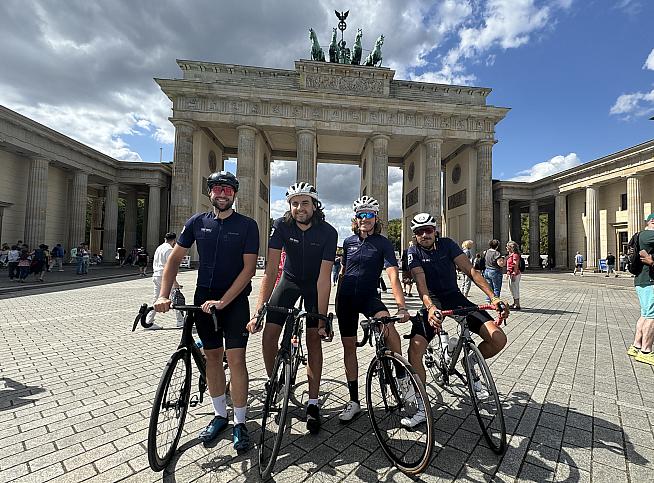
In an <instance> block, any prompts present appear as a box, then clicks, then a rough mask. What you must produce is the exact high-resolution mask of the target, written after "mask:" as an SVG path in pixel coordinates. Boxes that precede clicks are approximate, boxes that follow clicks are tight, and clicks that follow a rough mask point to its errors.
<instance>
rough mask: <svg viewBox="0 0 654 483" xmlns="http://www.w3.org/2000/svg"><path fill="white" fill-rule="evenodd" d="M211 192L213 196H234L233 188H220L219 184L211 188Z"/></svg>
mask: <svg viewBox="0 0 654 483" xmlns="http://www.w3.org/2000/svg"><path fill="white" fill-rule="evenodd" d="M211 192H212V193H213V194H214V195H221V194H223V193H225V195H226V196H234V188H232V187H231V186H221V185H219V184H216V185H213V186H212V187H211Z"/></svg>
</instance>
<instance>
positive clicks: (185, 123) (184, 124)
mask: <svg viewBox="0 0 654 483" xmlns="http://www.w3.org/2000/svg"><path fill="white" fill-rule="evenodd" d="M170 122H171V123H173V126H175V129H180V128H186V129H190V130H192V131H194V130H195V128H196V126H195V123H194V122H193V121H191V120H189V119H170Z"/></svg>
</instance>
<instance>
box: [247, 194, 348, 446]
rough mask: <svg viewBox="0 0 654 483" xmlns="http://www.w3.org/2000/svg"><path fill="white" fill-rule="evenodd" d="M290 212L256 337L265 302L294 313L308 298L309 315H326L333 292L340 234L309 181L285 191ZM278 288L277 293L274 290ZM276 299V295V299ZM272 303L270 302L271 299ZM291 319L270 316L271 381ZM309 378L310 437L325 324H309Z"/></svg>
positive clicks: (272, 260)
mask: <svg viewBox="0 0 654 483" xmlns="http://www.w3.org/2000/svg"><path fill="white" fill-rule="evenodd" d="M286 200H287V201H288V203H289V210H288V211H287V212H286V213H285V214H284V216H283V217H282V218H278V219H277V220H275V221H274V223H273V227H272V231H271V233H270V241H269V243H268V265H267V267H266V272H265V274H264V276H263V280H262V281H261V289H260V291H259V301H258V303H257V312H256V314H255V316H254V317H253V318H252V319H251V320H250V323H249V324H248V330H249V331H250V332H252V333H253V332H254V331H255V329H256V319H257V316H258V314H259V311H260V310H261V308H262V307H263V304H264V303H265V302H266V301H269V302H270V304H271V305H274V306H281V307H288V308H291V307H293V306H294V305H295V303H296V302H297V300H298V298H299V297H302V298H303V299H304V307H305V310H306V311H307V312H311V313H320V314H323V315H326V314H327V308H328V306H329V293H330V291H331V280H330V276H331V271H332V265H333V264H334V258H335V257H336V244H337V241H338V235H337V233H336V230H335V229H334V227H332V226H331V225H330V224H329V223H327V222H325V215H324V214H323V211H322V205H321V203H320V200H319V199H318V193H317V192H316V189H315V188H314V187H313V186H312V185H310V184H309V183H305V182H298V183H295V184H293V185H292V186H291V187H290V188H289V189H288V191H287V192H286ZM282 249H284V250H285V251H286V261H285V262H284V270H283V273H282V277H281V278H280V280H279V283H278V284H277V286H276V287H274V283H275V279H276V277H277V266H278V264H279V258H280V255H281V251H282ZM273 287H274V291H273ZM271 294H272V295H271ZM268 299H270V300H268ZM285 319H286V316H285V315H284V314H280V313H274V312H270V313H268V314H267V317H266V325H265V328H264V331H263V341H262V349H263V359H264V363H265V365H266V372H267V373H268V376H269V377H270V374H271V372H272V370H273V365H274V362H275V356H276V355H277V350H278V344H279V335H280V334H281V331H282V325H283V324H284V320H285ZM306 334H307V335H306V341H307V355H308V359H309V360H308V367H307V377H308V380H309V401H308V405H307V429H308V430H309V431H310V432H311V433H317V432H318V431H319V430H320V424H321V421H320V413H319V408H318V391H319V389H320V376H321V373H322V344H321V337H327V335H328V334H326V331H325V327H324V322H323V321H320V322H318V321H317V320H315V319H308V320H307V332H306Z"/></svg>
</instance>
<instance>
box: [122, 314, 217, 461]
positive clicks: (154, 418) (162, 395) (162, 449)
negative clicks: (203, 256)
mask: <svg viewBox="0 0 654 483" xmlns="http://www.w3.org/2000/svg"><path fill="white" fill-rule="evenodd" d="M171 309H174V310H181V311H184V312H185V317H184V327H183V328H182V337H181V340H180V342H179V345H178V346H177V349H176V350H175V352H174V353H173V355H172V356H171V357H170V359H169V360H168V363H167V364H166V367H165V368H164V371H163V374H161V378H160V379H159V385H158V387H157V392H156V393H155V395H154V403H153V404H152V412H151V413H150V424H149V426H148V444H147V446H148V462H149V463H150V468H152V469H153V470H154V471H162V470H163V469H164V468H166V466H168V464H169V463H170V461H171V460H172V458H173V455H174V454H175V450H176V449H177V444H178V443H179V439H180V437H181V435H182V428H183V427H184V421H185V420H186V413H187V412H188V408H189V406H190V407H195V406H197V405H198V404H201V403H202V401H203V398H204V392H205V391H206V390H207V378H206V374H207V372H206V371H207V363H206V359H205V358H204V354H203V353H202V351H201V350H200V348H199V347H198V346H197V344H196V343H195V340H194V338H193V324H194V323H195V314H196V313H198V312H201V311H202V307H201V306H199V305H177V306H171ZM211 309H212V310H211V315H212V318H213V323H214V327H215V328H216V330H218V319H217V317H216V310H215V308H214V307H212V308H211ZM152 310H154V307H148V305H147V304H143V305H142V306H141V308H140V310H139V313H138V315H137V316H136V319H134V325H133V327H132V332H133V331H134V330H136V326H137V325H138V324H139V322H140V323H141V325H142V326H143V327H145V328H147V327H150V326H152V323H151V322H147V320H146V317H147V314H148V313H149V312H150V311H152ZM191 360H193V361H194V362H195V366H196V368H197V370H198V372H199V373H200V377H199V378H198V385H197V389H198V393H197V394H194V395H193V396H192V397H191V385H192V377H191Z"/></svg>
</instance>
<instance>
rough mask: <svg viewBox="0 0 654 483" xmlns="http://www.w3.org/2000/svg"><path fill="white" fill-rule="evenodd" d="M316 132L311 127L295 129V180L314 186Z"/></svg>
mask: <svg viewBox="0 0 654 483" xmlns="http://www.w3.org/2000/svg"><path fill="white" fill-rule="evenodd" d="M316 171H317V163H316V133H315V131H312V130H311V129H298V131H297V176H296V180H297V181H306V182H308V183H311V184H312V185H313V186H316Z"/></svg>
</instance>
